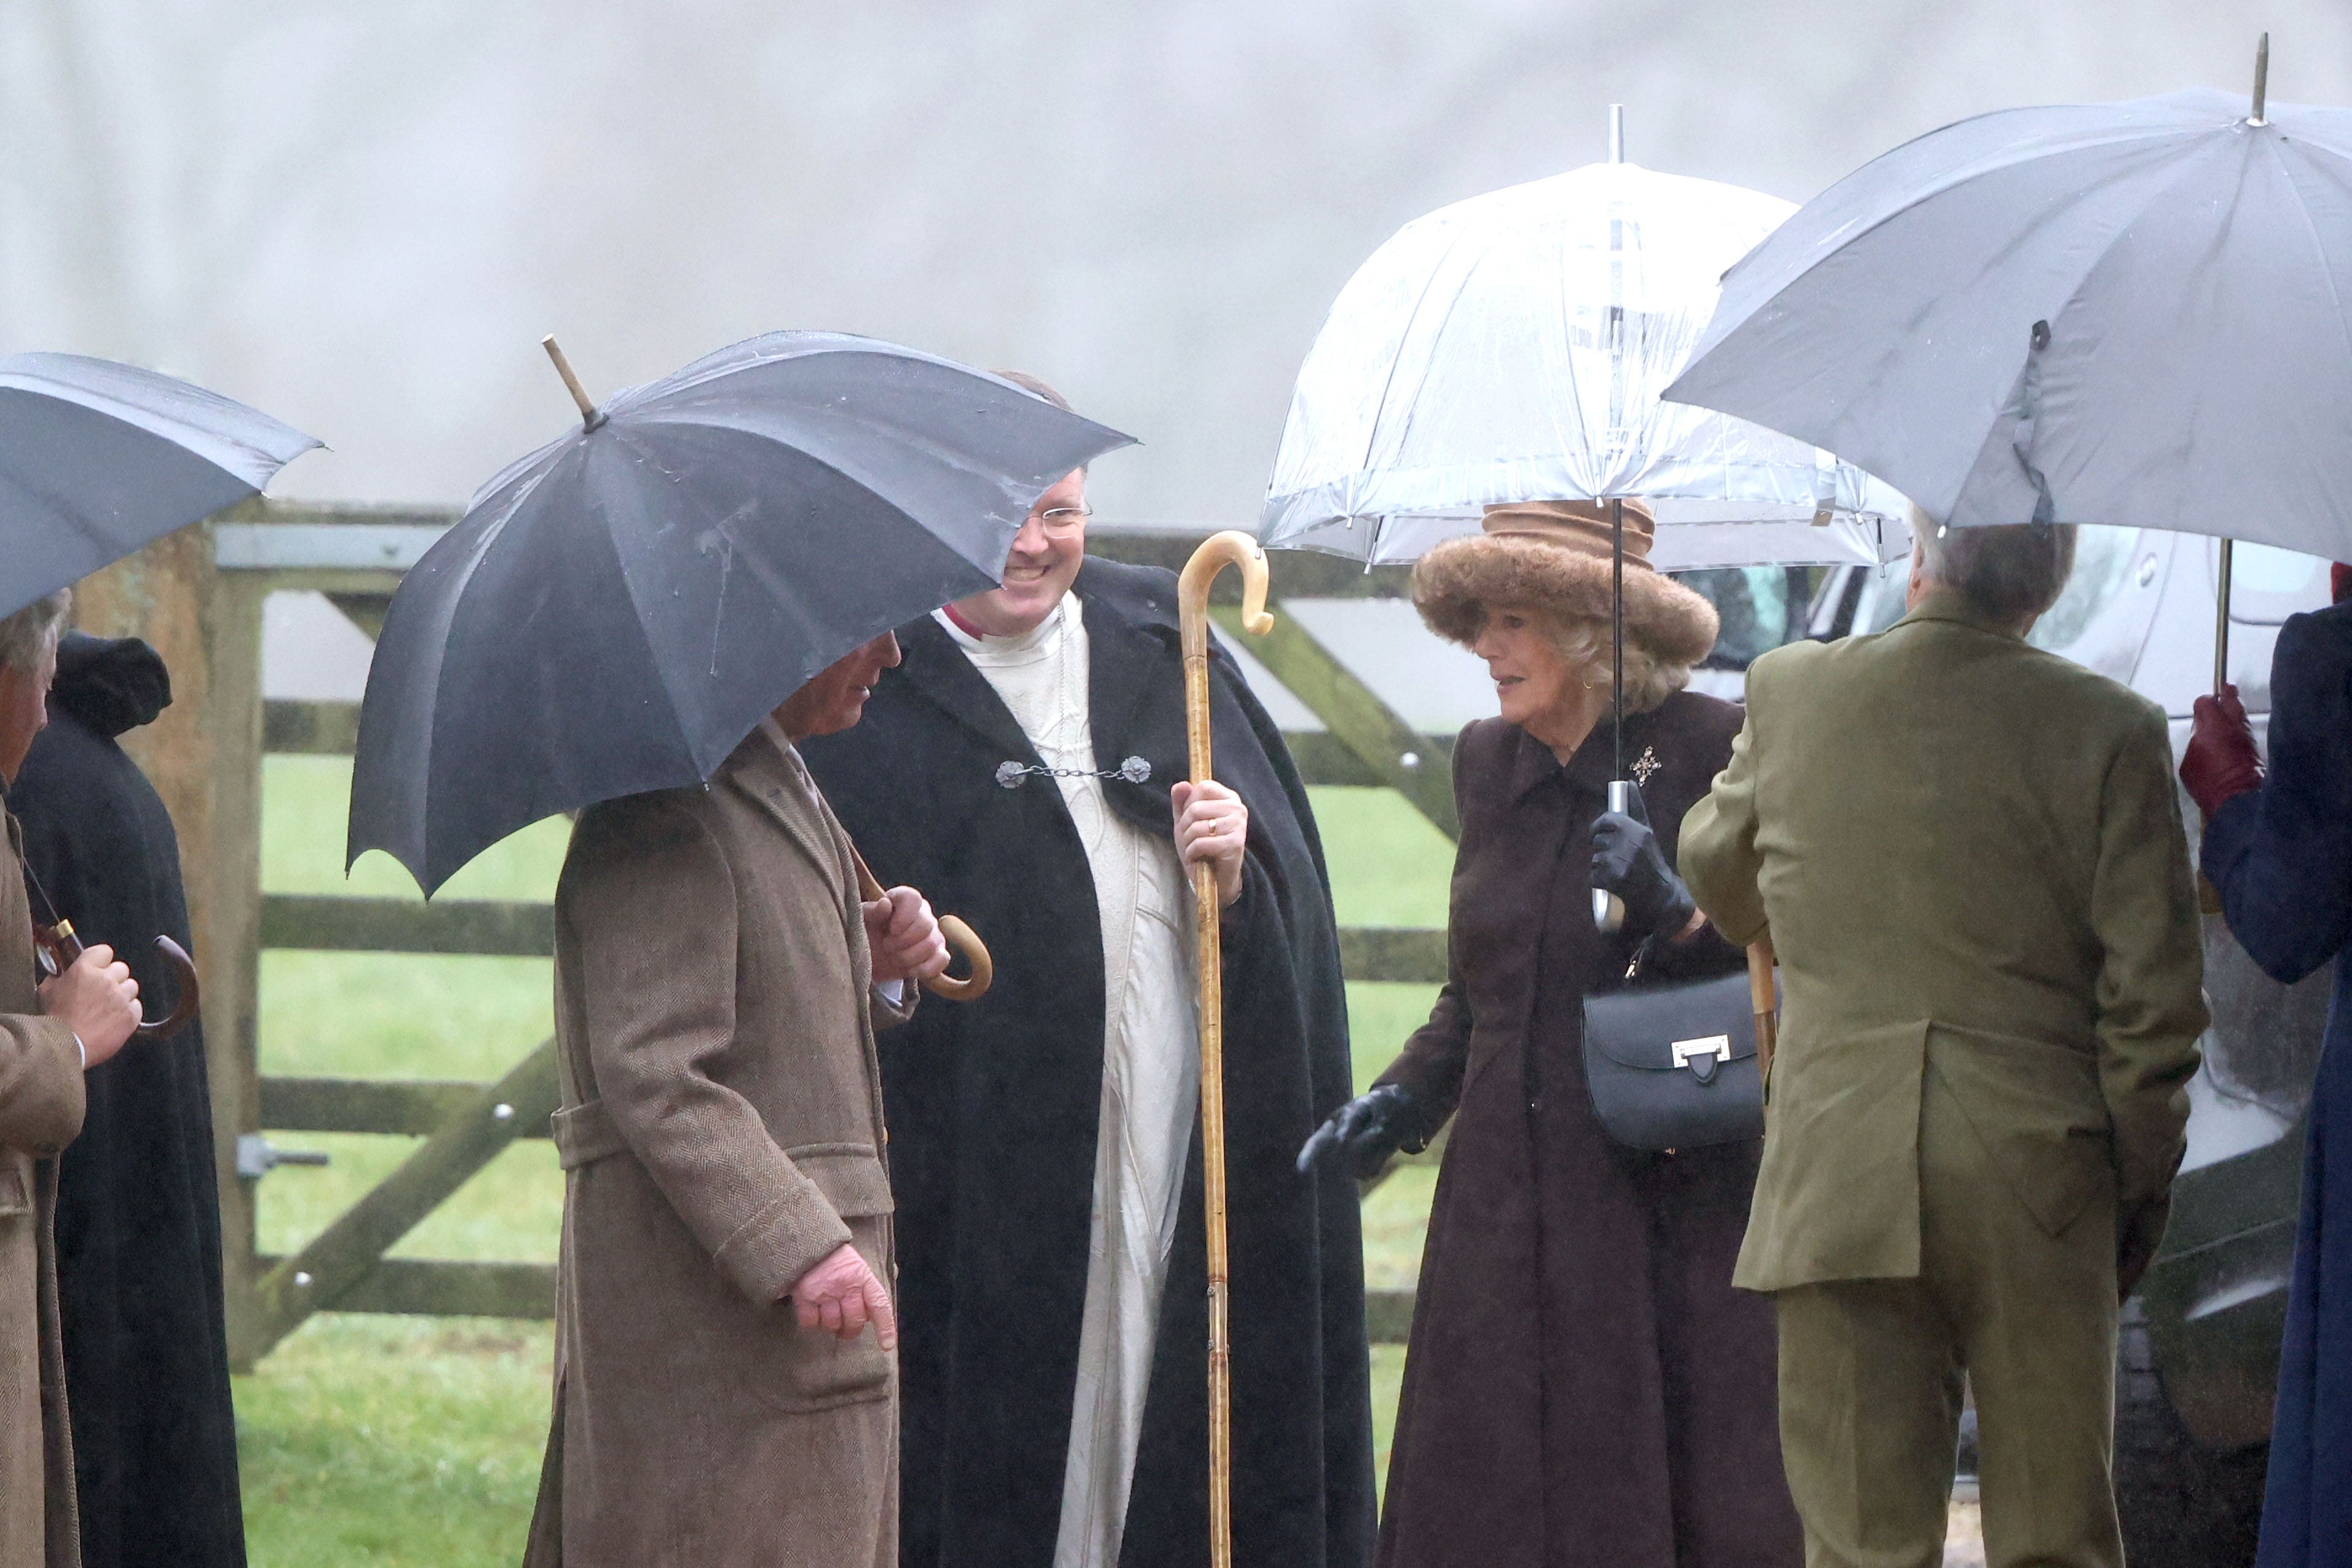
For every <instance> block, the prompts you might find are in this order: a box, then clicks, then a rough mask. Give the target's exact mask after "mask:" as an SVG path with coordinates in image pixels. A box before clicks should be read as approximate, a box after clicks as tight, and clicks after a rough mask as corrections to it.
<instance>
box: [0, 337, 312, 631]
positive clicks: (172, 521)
mask: <svg viewBox="0 0 2352 1568" xmlns="http://www.w3.org/2000/svg"><path fill="white" fill-rule="evenodd" d="M318 445H319V443H318V442H317V441H314V440H312V439H311V438H310V437H308V436H305V435H303V434H302V432H300V431H299V430H297V429H295V428H293V427H292V426H287V425H281V424H279V423H278V421H277V420H275V419H272V418H270V417H269V416H268V415H266V414H261V413H257V412H256V411H255V410H253V409H250V408H247V406H246V405H243V404H242V403H236V402H232V401H231V400H229V399H228V398H226V397H222V396H219V395H216V394H215V393H210V392H206V391H205V389H204V388H202V387H200V386H191V385H189V384H187V383H186V382H184V381H175V380H173V378H172V377H170V376H168V375H158V374H155V373H154V372H153V371H148V370H140V369H137V368H135V367H134V366H131V365H127V364H116V363H112V362H110V361H108V360H102V359H84V358H82V357H81V356H79V355H78V354H53V353H24V354H11V355H9V356H8V357H6V358H5V359H0V615H9V614H13V613H14V612H16V611H17V610H21V609H23V608H24V607H25V606H26V605H29V604H31V603H32V602H33V601H34V600H36V599H37V598H39V597H40V596H41V595H44V594H47V593H49V592H52V591H53V590H55V589H58V588H62V587H64V586H66V585H67V584H69V583H73V582H76V581H79V579H81V578H83V577H87V576H89V574H91V573H92V572H95V571H97V570H98V569H99V568H100V567H101V566H106V565H110V564H111V563H114V562H117V561H120V560H121V559H122V557H124V556H126V555H128V554H130V553H131V552H132V551H134V550H137V549H139V548H140V547H141V546H142V545H143V544H146V543H147V542H149V541H151V540H154V539H158V538H161V537H162V536H163V535H164V534H166V533H169V532H171V531H173V529H175V528H182V527H184V526H185V525H187V524H189V523H191V522H194V521H197V520H199V519H201V518H205V517H209V516H211V515H212V514H213V513H214V512H216V511H218V510H221V509H222V508H223V507H226V506H233V505H235V504H236V502H238V501H241V500H246V499H247V497H250V496H254V495H257V494H259V493H260V492H261V490H262V489H263V488H264V487H266V486H267V485H268V483H269V481H270V479H272V478H274V477H275V476H276V475H277V472H278V469H280V468H284V467H285V466H286V465H287V464H288V463H290V462H292V461H293V460H294V459H295V458H299V457H300V456H301V455H302V454H303V453H305V452H307V451H309V450H310V448H311V447H316V446H318Z"/></svg>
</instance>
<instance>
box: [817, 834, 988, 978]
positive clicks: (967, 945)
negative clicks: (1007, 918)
mask: <svg viewBox="0 0 2352 1568" xmlns="http://www.w3.org/2000/svg"><path fill="white" fill-rule="evenodd" d="M849 857H850V858H851V859H853V860H855V861H856V862H857V896H858V897H859V898H861V899H864V900H866V902H867V903H872V902H873V901H874V900H877V899H878V898H880V897H882V884H881V883H880V882H879V881H878V880H877V879H876V878H875V876H874V873H873V872H872V871H871V870H870V869H868V868H867V867H866V857H865V856H863V855H860V854H859V853H858V852H857V850H856V847H854V846H853V847H851V849H850V851H849ZM940 935H941V936H943V937H945V938H947V942H948V945H949V946H950V947H951V948H953V949H954V950H955V951H956V952H960V953H961V954H962V955H963V959H964V962H965V963H969V964H971V974H970V975H969V976H968V977H966V978H964V979H962V980H958V979H956V978H955V977H954V976H953V975H951V974H934V975H932V976H931V977H930V978H929V979H927V980H925V981H924V982H923V989H924V990H926V991H928V992H929V993H930V994H932V995H934V996H937V997H938V998H940V1000H941V1001H943V1002H977V1001H979V1000H980V999H981V998H982V997H983V996H985V995H987V994H988V988H989V986H991V985H992V984H995V981H996V961H995V960H994V959H992V958H991V957H989V956H988V944H987V943H985V942H982V941H981V940H980V933H979V932H977V931H973V930H972V929H971V927H970V926H968V925H966V924H964V923H963V921H961V920H958V919H957V918H956V917H955V916H953V915H941V916H940Z"/></svg>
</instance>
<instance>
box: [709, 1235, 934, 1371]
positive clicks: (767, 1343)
mask: <svg viewBox="0 0 2352 1568" xmlns="http://www.w3.org/2000/svg"><path fill="white" fill-rule="evenodd" d="M843 1217H845V1218H846V1219H848V1221H849V1239H850V1244H851V1245H852V1246H854V1247H856V1248H857V1251H858V1255H859V1256H860V1257H862V1258H865V1259H866V1267H867V1268H871V1269H872V1270H874V1274H875V1278H877V1279H880V1280H881V1281H882V1282H883V1285H884V1288H885V1289H887V1288H888V1286H889V1282H890V1265H889V1247H888V1246H887V1240H888V1236H889V1226H890V1222H889V1220H888V1219H887V1218H886V1217H884V1216H882V1215H859V1216H856V1217H851V1216H848V1215H845V1216H843ZM760 1319H761V1331H760V1338H761V1341H762V1342H761V1345H760V1347H759V1354H758V1357H757V1366H758V1370H757V1372H756V1373H752V1374H751V1375H750V1376H749V1377H748V1378H747V1380H746V1381H747V1384H748V1385H749V1387H750V1390H751V1394H752V1395H753V1397H755V1398H756V1399H758V1400H759V1401H760V1403H761V1404H762V1405H768V1406H770V1407H772V1408H773V1409H777V1410H785V1411H793V1412H807V1411H814V1410H830V1409H832V1408H834V1407H835V1406H836V1405H858V1404H863V1403H865V1402H866V1401H869V1400H875V1399H887V1398H888V1397H889V1396H890V1392H891V1385H892V1383H893V1382H894V1380H895V1378H896V1375H897V1373H898V1353H897V1352H894V1351H886V1350H884V1349H883V1348H882V1338H881V1335H880V1334H878V1333H877V1332H876V1331H875V1328H874V1325H873V1324H871V1323H868V1324H867V1325H866V1329H865V1331H863V1332H862V1333H860V1334H859V1335H858V1336H857V1337H856V1339H854V1340H845V1339H841V1338H838V1337H836V1336H835V1335H833V1334H830V1333H827V1332H826V1331H824V1329H822V1328H815V1329H804V1328H802V1327H801V1322H800V1315H799V1310H798V1309H797V1308H796V1307H795V1306H794V1305H793V1302H791V1301H790V1300H783V1301H779V1302H777V1303H776V1304H775V1305H774V1306H772V1307H770V1308H768V1309H767V1310H764V1311H762V1312H761V1314H760ZM746 1370H747V1372H750V1371H751V1369H749V1368H747V1369H746Z"/></svg>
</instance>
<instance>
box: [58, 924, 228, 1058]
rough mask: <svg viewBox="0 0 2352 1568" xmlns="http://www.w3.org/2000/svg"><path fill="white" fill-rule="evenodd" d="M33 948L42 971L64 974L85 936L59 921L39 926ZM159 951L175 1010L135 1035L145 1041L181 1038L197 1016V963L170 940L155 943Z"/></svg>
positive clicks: (133, 1034)
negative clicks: (168, 973) (169, 984)
mask: <svg viewBox="0 0 2352 1568" xmlns="http://www.w3.org/2000/svg"><path fill="white" fill-rule="evenodd" d="M33 944H34V946H35V948H36V949H37V952H39V955H40V960H41V967H42V968H44V969H46V970H47V971H48V973H50V974H51V975H58V974H63V973H65V972H66V971H67V970H68V969H71V968H72V967H73V966H74V964H75V963H77V962H78V961H79V959H80V958H81V954H82V940H81V934H80V933H79V931H75V930H74V927H73V921H58V923H57V924H55V925H35V926H34V927H33ZM155 951H156V952H159V953H161V954H163V966H164V967H165V968H166V969H169V970H170V971H171V972H172V982H173V984H172V1010H171V1011H170V1012H168V1013H166V1014H164V1015H163V1016H162V1017H160V1018H157V1019H154V1020H152V1021H151V1022H149V1023H144V1024H142V1025H140V1026H138V1027H137V1028H135V1029H133V1030H131V1035H132V1037H134V1038H137V1039H142V1040H161V1039H166V1038H168V1037H171V1036H173V1035H176V1034H178V1033H179V1032H180V1029H181V1027H182V1026H184V1025H185V1024H186V1023H187V1021H188V1020H189V1019H191V1018H193V1017H194V1016H196V1006H197V990H196V965H195V961H194V959H192V958H190V957H189V956H188V950H187V949H186V948H184V947H182V946H181V945H180V944H179V943H178V942H173V940H172V939H171V938H170V937H168V936H158V937H157V938H156V939H155ZM142 1000H144V998H142Z"/></svg>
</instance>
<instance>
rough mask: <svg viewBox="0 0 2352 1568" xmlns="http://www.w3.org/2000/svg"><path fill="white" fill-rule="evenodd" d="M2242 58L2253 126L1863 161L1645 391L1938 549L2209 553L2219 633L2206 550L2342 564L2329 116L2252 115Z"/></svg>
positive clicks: (2086, 118) (2349, 530)
mask: <svg viewBox="0 0 2352 1568" xmlns="http://www.w3.org/2000/svg"><path fill="white" fill-rule="evenodd" d="M2267 60H2268V47H2267V43H2265V45H2264V46H2263V48H2262V49H2261V50H2260V51H2258V54H2257V64H2256V68H2255V74H2256V86H2255V90H2254V95H2253V98H2252V103H2251V105H2250V104H2249V100H2247V99H2245V98H2243V97H2239V96H2233V95H2231V94H2228V93H2223V92H2219V91H2215V90H2213V89H2205V88H2199V89H2191V90H2189V91H2186V92H2176V93H2170V94H2168V95H2166V96H2164V97H2161V98H2147V99H2138V100H2132V101H2129V102H2125V103H2110V104H2087V105H2074V106H2062V107H2052V108H2039V109H2013V110H2002V111H2000V112H1999V113H1995V114H1986V115H1980V116H1979V117H1977V118H1976V119H1973V120H1965V121H1960V122H1959V123H1958V124H1955V125H1948V126H1946V127H1944V128H1943V129H1942V130H1940V131H1935V132H1929V133H1928V134H1927V135H1925V136H1922V137H1920V138H1918V139H1917V140H1916V141H1914V142H1907V143H1906V144H1905V145H1903V146H1901V147H1898V148H1896V149H1895V151H1893V152H1891V153H1886V154H1885V155H1884V156H1883V157H1880V158H1878V159H1877V160H1875V161H1874V162H1873V163H1867V164H1865V165H1864V166H1863V167H1862V168H1861V169H1859V170H1857V171H1855V172H1854V173H1853V174H1849V175H1847V176H1846V177H1845V178H1844V179H1843V180H1841V181H1839V182H1838V183H1837V184H1834V185H1832V186H1831V187H1830V188H1829V189H1828V190H1826V191H1824V192H1822V194H1821V195H1818V196H1816V197H1814V198H1813V200H1812V201H1811V202H1809V203H1807V204H1806V205H1805V206H1804V208H1803V209H1802V210H1801V211H1800V212H1799V213H1798V214H1797V215H1796V216H1794V217H1792V218H1790V220H1789V221H1788V222H1787V223H1786V224H1784V225H1782V226H1780V228H1779V229H1778V230H1776V231H1775V232H1774V233H1773V234H1772V236H1771V237H1769V239H1767V240H1765V241H1764V242H1763V244H1761V245H1760V246H1759V247H1757V249H1756V251H1755V253H1754V254H1753V255H1751V256H1749V257H1748V258H1747V259H1746V260H1744V261H1742V262H1741V263H1740V264H1739V265H1738V267H1736V268H1733V269H1732V271H1731V273H1730V275H1729V276H1728V277H1727V278H1726V279H1725V280H1724V293H1723V303H1722V305H1721V307H1720V308H1719V309H1718V310H1717V314H1716V318H1715V321H1714V322H1713V323H1712V324H1711V325H1710V326H1709V327H1708V329H1707V332H1706V339H1705V340H1704V342H1702V343H1701V345H1700V348H1699V352H1698V353H1696V354H1695V355H1694V356H1693V357H1692V361H1691V363H1690V365H1689V367H1688V368H1687V369H1686V370H1685V371H1684V372H1683V374H1682V375H1681V377H1680V378H1679V379H1678V380H1676V381H1675V384H1673V385H1672V386H1671V387H1669V388H1668V389H1667V395H1668V396H1670V397H1674V398H1677V399H1682V400H1684V401H1686V402H1689V403H1694V404H1699V405H1705V406H1706V407H1709V408H1714V409H1719V410H1724V411H1727V412H1729V413H1732V414H1736V415H1738V416H1742V417H1744V418H1748V419H1752V420H1755V421H1757V422H1759V423H1760V424H1764V425H1769V426H1771V427H1772V428H1774V429H1776V430H1784V431H1787V432H1789V433H1790V434H1791V435H1793V436H1796V437H1801V438H1803V439H1806V440H1811V441H1822V442H1827V443H1829V444H1831V445H1832V446H1833V447H1836V449H1837V450H1838V451H1840V452H1842V453H1843V454H1845V455H1846V456H1848V457H1850V458H1853V460H1855V461H1856V462H1859V463H1861V464H1863V465H1864V466H1865V467H1866V468H1870V469H1872V470H1873V471H1874V472H1876V473H1879V474H1883V475H1884V476H1885V477H1886V478H1887V479H1890V480H1892V481H1893V482H1894V483H1895V485H1897V486H1898V487H1900V488H1901V489H1902V490H1903V491H1904V492H1905V493H1906V494H1907V495H1909V496H1911V497H1912V498H1913V499H1914V500H1917V501H1918V502H1919V504H1920V506H1921V507H1922V509H1923V510H1926V511H1927V514H1928V515H1930V516H1932V517H1935V518H1937V519H1938V520H1940V521H1942V522H1943V523H1945V524H1946V525H1948V526H1951V527H1967V526H1970V525H1974V524H1983V523H2013V522H2025V521H2034V520H2037V519H2038V520H2042V521H2056V522H2076V523H2109V524H2116V525H2119V526H2127V527H2136V528H2161V529H2173V530H2179V531H2183V532H2189V533H2201V534H2209V535H2219V536H2221V538H2222V539H2223V541H2224V545H2223V552H2224V566H2223V574H2224V575H2223V579H2222V582H2221V590H2222V591H2221V595H2220V597H2221V604H2220V605H2219V606H2218V610H2219V614H2220V616H2221V628H2222V632H2223V635H2224V636H2225V637H2226V633H2227V628H2228V625H2229V622H2228V613H2229V609H2228V603H2229V594H2228V580H2227V551H2228V545H2227V542H2228V541H2230V540H2232V539H2245V540H2252V541H2256V542H2261V543H2264V544H2271V545H2275V546H2278V547H2280V548H2282V549H2285V550H2295V551H2305V552H2310V553H2312V554H2316V555H2323V556H2326V557H2328V558H2330V559H2333V560H2337V561H2342V560H2346V559H2352V307H2347V294H2346V290H2345V288H2344V283H2345V280H2346V279H2347V278H2352V110H2343V109H2306V108H2298V107H2295V106H2294V105H2289V104H2274V105H2266V104H2265V101H2264V97H2265V94H2264V90H2263V77H2264V76H2265V75H2266V69H2267ZM2250 109H2251V112H2249V110H2250ZM2216 664H2217V669H2218V668H2219V665H2220V660H2219V658H2217V660H2216ZM2216 679H2220V677H2219V675H2218V674H2217V676H2216Z"/></svg>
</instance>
